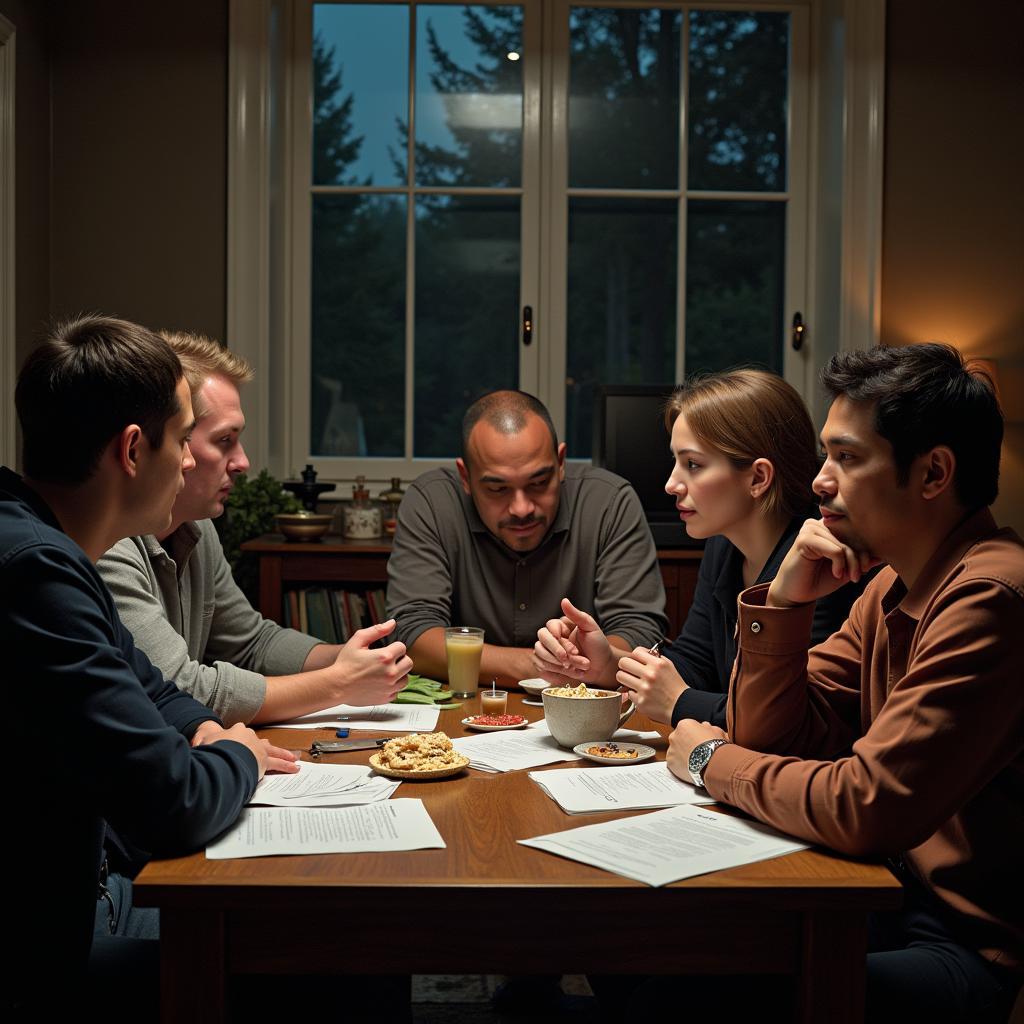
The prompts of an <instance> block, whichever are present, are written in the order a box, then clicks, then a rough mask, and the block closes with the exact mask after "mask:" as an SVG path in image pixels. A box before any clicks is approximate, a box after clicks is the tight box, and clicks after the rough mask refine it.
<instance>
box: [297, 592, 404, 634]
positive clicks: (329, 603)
mask: <svg viewBox="0 0 1024 1024" xmlns="http://www.w3.org/2000/svg"><path fill="white" fill-rule="evenodd" d="M284 597H285V601H284V624H285V625H286V626H290V627H291V628H292V629H298V630H300V631H301V632H303V633H308V634H309V635H310V636H315V637H317V638H318V639H320V640H325V641H327V643H330V644H343V643H345V641H346V640H348V639H349V638H350V637H351V636H352V634H353V633H355V631H356V630H357V629H362V628H363V627H364V626H372V625H373V624H374V623H375V622H383V621H384V620H385V618H386V617H387V616H386V615H385V613H384V591H383V590H380V589H377V590H365V591H363V592H361V593H358V592H356V591H353V590H333V589H329V588H327V587H303V588H301V589H295V590H288V591H286V592H285V595H284Z"/></svg>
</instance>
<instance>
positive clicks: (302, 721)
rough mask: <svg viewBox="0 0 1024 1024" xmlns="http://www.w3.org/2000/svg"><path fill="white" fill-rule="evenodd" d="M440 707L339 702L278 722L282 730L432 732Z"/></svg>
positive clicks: (277, 726) (277, 725)
mask: <svg viewBox="0 0 1024 1024" xmlns="http://www.w3.org/2000/svg"><path fill="white" fill-rule="evenodd" d="M440 714H441V710H440V708H437V707H431V706H430V705H429V704H374V705H373V706H371V707H368V708H357V707H353V706H352V705H350V704H338V705H337V706H336V707H333V708H324V710H323V711H315V712H313V714H311V715H303V716H302V717H301V718H293V719H292V720H291V721H290V722H277V723H276V726H275V727H276V728H281V729H337V728H339V727H341V726H343V725H344V726H347V727H348V728H349V729H378V730H380V731H382V732H433V731H434V730H435V729H436V728H437V717H438V715H440Z"/></svg>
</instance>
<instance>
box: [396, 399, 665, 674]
mask: <svg viewBox="0 0 1024 1024" xmlns="http://www.w3.org/2000/svg"><path fill="white" fill-rule="evenodd" d="M462 438H463V441H462V444H463V457H462V458H460V459H456V469H454V470H453V469H438V470H431V471H430V472H428V473H424V474H423V475H422V476H421V477H420V478H419V479H418V480H416V481H415V483H413V485H412V486H411V488H410V489H409V493H408V494H407V495H406V497H405V499H404V500H403V501H402V504H401V506H400V509H399V516H398V531H397V533H396V535H395V545H394V550H393V553H392V555H391V559H390V561H389V563H388V595H387V614H388V615H389V616H390V617H393V618H395V619H396V620H397V622H398V626H397V629H396V631H395V637H396V639H399V640H401V641H402V642H403V643H405V645H406V647H407V648H408V650H409V654H410V655H411V656H412V659H413V663H414V665H415V668H416V671H418V672H421V673H424V674H426V675H431V676H438V677H441V678H444V677H445V676H446V674H447V664H446V657H445V648H444V627H445V626H449V625H455V626H481V627H483V629H484V630H485V639H486V640H487V643H485V645H484V652H483V657H482V659H481V665H480V674H481V678H485V679H491V678H494V679H497V680H498V682H499V683H501V684H503V685H510V684H514V683H515V682H516V681H518V680H519V679H524V678H529V677H531V676H534V675H536V672H535V669H534V667H533V664H532V661H531V652H532V649H533V642H534V640H535V639H536V635H537V630H538V629H539V628H540V627H541V626H542V625H543V624H544V623H545V622H546V621H547V620H548V619H549V618H551V617H552V616H553V615H557V614H559V609H560V603H559V602H560V601H561V599H562V598H563V597H564V596H566V595H567V594H568V595H570V596H571V597H572V600H573V602H574V603H576V604H577V605H578V606H582V607H585V608H588V609H592V610H593V614H594V615H595V617H596V618H597V620H598V622H599V623H600V624H601V627H602V629H603V630H604V631H605V633H606V634H608V635H609V638H610V639H612V640H613V643H614V642H616V640H617V646H620V647H623V648H625V649H627V650H632V649H633V648H634V647H636V646H638V645H641V644H642V645H645V646H650V645H652V644H654V643H655V642H657V641H658V640H660V639H661V638H662V637H663V636H664V634H665V632H666V630H667V629H668V620H667V619H666V617H665V611H664V609H665V591H664V588H663V586H662V582H661V575H660V573H659V571H658V563H657V556H656V552H655V549H654V541H653V539H652V538H651V532H650V529H649V528H648V526H647V523H646V522H645V520H644V517H643V512H642V510H641V508H640V502H639V500H638V499H637V496H636V494H635V493H634V491H633V489H632V488H631V487H630V485H629V484H628V483H627V482H626V481H625V480H623V479H622V478H621V477H617V476H615V475H614V474H613V473H608V472H607V471H605V470H603V469H597V468H594V467H592V466H586V465H566V462H565V444H564V443H562V444H559V443H558V440H557V438H556V435H555V430H554V427H553V425H552V424H551V418H550V416H549V414H548V412H547V410H546V409H545V408H544V406H543V405H542V404H541V403H540V402H539V401H537V399H535V398H533V396H531V395H527V394H525V393H524V392H520V391H497V392H493V393H492V394H489V395H485V396H484V397H483V398H481V399H479V400H478V401H477V402H475V403H474V404H473V405H472V406H470V408H469V410H468V411H467V413H466V416H465V419H464V420H463V434H462Z"/></svg>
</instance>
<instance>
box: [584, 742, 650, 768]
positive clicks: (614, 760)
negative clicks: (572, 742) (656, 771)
mask: <svg viewBox="0 0 1024 1024" xmlns="http://www.w3.org/2000/svg"><path fill="white" fill-rule="evenodd" d="M610 746H616V747H618V748H619V749H620V750H635V751H636V757H602V756H601V755H600V754H590V753H588V752H587V748H588V747H610ZM572 752H573V753H574V754H579V755H580V757H585V758H586V759H587V760H588V761H593V762H594V763H595V764H617V765H623V764H641V763H642V762H644V761H650V759H651V758H652V757H654V756H655V755H656V754H657V751H656V750H655V749H654V747H648V746H647V745H646V744H643V743H628V742H626V741H625V740H588V741H587V742H586V743H577V744H576V746H575V747H573V748H572Z"/></svg>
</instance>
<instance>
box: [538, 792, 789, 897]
mask: <svg viewBox="0 0 1024 1024" xmlns="http://www.w3.org/2000/svg"><path fill="white" fill-rule="evenodd" d="M519 842H520V843H521V844H522V845H523V846H533V847H535V848H536V849H538V850H544V851H546V852H547V853H554V854H557V855H558V856H559V857H567V858H568V859H569V860H578V861H580V862H581V863H583V864H593V865H594V867H598V868H604V869H605V871H611V872H613V873H614V874H616V875H624V876H625V877H626V878H635V879H636V880H637V881H638V882H646V883H647V885H668V883H669V882H677V881H678V880H679V879H680V878H692V877H693V876H694V875H703V874H706V873H707V872H709V871H721V870H722V869H723V868H734V867H738V866H739V865H740V864H753V863H755V862H756V861H759V860H771V859H772V858H773V857H781V856H782V855H783V854H786V853H793V852H795V851H796V850H806V849H807V847H808V844H807V843H801V842H800V841H799V840H796V839H793V838H791V837H790V836H786V835H783V834H782V833H781V832H776V831H775V829H773V828H769V827H768V826H767V825H760V824H757V823H755V822H750V821H742V820H740V819H739V818H733V817H730V816H729V815H727V814H719V813H717V812H716V811H711V810H707V809H705V808H702V807H694V806H693V805H687V806H685V807H670V808H669V809H668V810H665V811H655V812H654V813H653V814H642V815H637V816H636V817H632V818H619V819H617V820H616V821H602V822H601V823H600V824H598V825H584V826H583V827H582V828H571V829H568V830H567V831H565V832H554V833H551V834H550V835H546V836H537V838H536V839H520V840H519Z"/></svg>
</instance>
